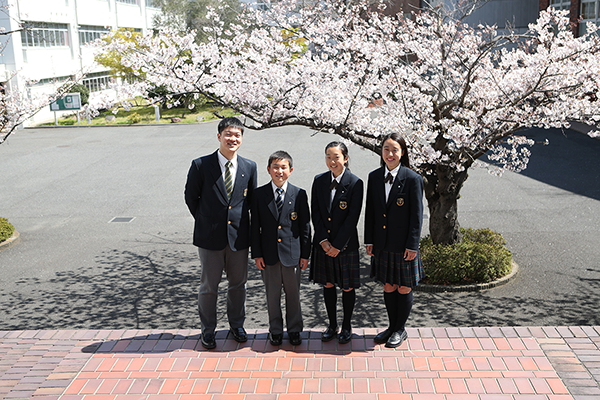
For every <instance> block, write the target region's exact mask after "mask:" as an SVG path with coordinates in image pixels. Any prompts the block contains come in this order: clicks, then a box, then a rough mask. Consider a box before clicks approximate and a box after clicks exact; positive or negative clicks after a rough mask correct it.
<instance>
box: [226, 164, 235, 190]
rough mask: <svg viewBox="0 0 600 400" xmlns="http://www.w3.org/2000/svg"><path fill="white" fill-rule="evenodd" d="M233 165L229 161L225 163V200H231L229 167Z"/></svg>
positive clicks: (231, 186) (231, 182) (231, 178)
mask: <svg viewBox="0 0 600 400" xmlns="http://www.w3.org/2000/svg"><path fill="white" fill-rule="evenodd" d="M232 166H233V164H232V163H231V161H227V162H226V163H225V189H227V199H228V200H231V194H232V193H233V177H232V176H231V167H232Z"/></svg>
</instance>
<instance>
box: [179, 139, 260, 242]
mask: <svg viewBox="0 0 600 400" xmlns="http://www.w3.org/2000/svg"><path fill="white" fill-rule="evenodd" d="M217 151H218V150H217ZM217 151H215V152H214V153H212V154H209V155H207V156H204V157H200V158H197V159H195V160H194V161H192V165H191V167H190V170H189V172H188V177H187V183H186V185H185V192H184V197H185V203H186V204H187V206H188V208H189V210H190V213H191V214H192V216H193V217H194V219H195V223H194V245H196V246H198V247H201V248H203V249H206V250H223V249H224V248H225V247H226V246H227V244H229V246H230V247H231V249H232V250H234V251H237V250H241V249H247V248H248V247H250V215H249V213H250V207H251V199H252V194H253V192H254V189H255V188H256V180H257V173H256V163H255V162H254V161H250V160H248V159H246V158H243V157H240V156H239V155H238V157H237V160H238V166H237V171H236V175H235V182H234V186H233V193H232V196H231V201H229V200H228V199H227V189H226V188H225V181H224V180H223V174H222V173H221V167H220V166H219V159H218V156H217Z"/></svg>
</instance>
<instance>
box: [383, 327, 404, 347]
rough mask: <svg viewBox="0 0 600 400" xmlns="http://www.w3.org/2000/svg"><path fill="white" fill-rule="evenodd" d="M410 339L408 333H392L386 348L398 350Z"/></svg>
mask: <svg viewBox="0 0 600 400" xmlns="http://www.w3.org/2000/svg"><path fill="white" fill-rule="evenodd" d="M406 338H408V335H407V334H406V331H398V332H394V333H392V336H390V338H389V339H388V341H387V342H386V344H385V347H390V348H392V349H393V348H396V347H398V346H400V345H401V344H402V342H404V341H405V340H406Z"/></svg>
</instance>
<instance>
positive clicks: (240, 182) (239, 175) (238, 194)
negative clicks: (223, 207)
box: [223, 156, 250, 199]
mask: <svg viewBox="0 0 600 400" xmlns="http://www.w3.org/2000/svg"><path fill="white" fill-rule="evenodd" d="M237 159H238V165H237V171H236V173H235V182H233V193H232V194H231V198H232V199H240V198H243V197H246V195H247V194H248V193H247V189H248V177H249V176H250V173H249V172H248V168H247V167H248V165H247V163H246V160H244V159H243V158H242V157H240V156H238V158H237ZM223 187H225V183H223Z"/></svg>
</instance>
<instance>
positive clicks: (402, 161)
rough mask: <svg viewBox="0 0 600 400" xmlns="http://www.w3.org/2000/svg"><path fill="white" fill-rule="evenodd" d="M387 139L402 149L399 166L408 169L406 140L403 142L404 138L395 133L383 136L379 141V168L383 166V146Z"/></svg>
mask: <svg viewBox="0 0 600 400" xmlns="http://www.w3.org/2000/svg"><path fill="white" fill-rule="evenodd" d="M388 139H391V140H393V141H394V142H396V143H398V144H399V145H400V148H401V149H402V157H400V164H402V166H404V167H406V168H410V160H409V159H408V147H407V146H406V140H404V137H403V136H402V135H401V134H399V133H397V132H394V133H390V134H388V135H385V136H384V137H383V139H382V140H381V154H382V156H381V166H382V167H383V166H384V165H385V161H383V144H384V143H385V141H386V140H388Z"/></svg>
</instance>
